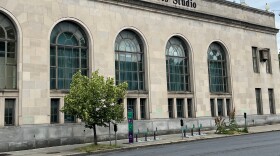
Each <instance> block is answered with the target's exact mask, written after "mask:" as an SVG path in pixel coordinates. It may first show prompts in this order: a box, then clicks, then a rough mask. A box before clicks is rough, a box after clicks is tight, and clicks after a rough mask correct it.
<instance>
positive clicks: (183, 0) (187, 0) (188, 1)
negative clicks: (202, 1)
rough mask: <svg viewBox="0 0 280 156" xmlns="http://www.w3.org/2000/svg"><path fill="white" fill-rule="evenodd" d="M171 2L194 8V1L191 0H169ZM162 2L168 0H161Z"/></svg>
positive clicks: (167, 0)
mask: <svg viewBox="0 0 280 156" xmlns="http://www.w3.org/2000/svg"><path fill="white" fill-rule="evenodd" d="M171 1H172V2H173V4H175V5H180V6H185V7H190V8H196V6H197V5H196V2H193V1H192V0H171ZM162 2H166V3H168V2H169V0H162Z"/></svg>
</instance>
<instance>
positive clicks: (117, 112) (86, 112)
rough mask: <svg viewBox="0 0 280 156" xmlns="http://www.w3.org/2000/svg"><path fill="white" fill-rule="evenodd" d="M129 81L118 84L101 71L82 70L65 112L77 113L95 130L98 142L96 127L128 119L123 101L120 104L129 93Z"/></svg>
mask: <svg viewBox="0 0 280 156" xmlns="http://www.w3.org/2000/svg"><path fill="white" fill-rule="evenodd" d="M126 89H127V83H121V84H119V85H115V83H114V79H113V78H110V77H109V78H107V79H105V78H104V76H100V75H99V73H98V71H95V72H93V73H92V76H91V77H87V76H83V75H82V74H81V72H77V73H76V74H74V75H73V79H72V82H71V85H70V93H69V94H67V95H66V96H65V104H64V107H63V108H62V112H64V113H67V114H70V115H74V116H76V117H77V118H79V119H81V120H82V121H83V122H84V123H85V127H87V128H90V129H93V134H94V144H95V145H97V135H96V126H102V127H107V126H108V124H109V123H110V122H113V123H119V122H121V121H123V120H124V117H123V112H124V107H123V104H118V100H119V99H122V98H123V97H124V96H125V94H126Z"/></svg>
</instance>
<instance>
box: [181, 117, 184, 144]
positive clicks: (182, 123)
mask: <svg viewBox="0 0 280 156" xmlns="http://www.w3.org/2000/svg"><path fill="white" fill-rule="evenodd" d="M180 125H181V131H182V139H183V138H184V132H183V131H184V130H183V127H184V121H183V119H181V120H180Z"/></svg>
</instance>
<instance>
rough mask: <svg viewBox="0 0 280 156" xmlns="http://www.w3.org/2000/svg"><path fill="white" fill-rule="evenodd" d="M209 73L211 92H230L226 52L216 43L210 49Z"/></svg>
mask: <svg viewBox="0 0 280 156" xmlns="http://www.w3.org/2000/svg"><path fill="white" fill-rule="evenodd" d="M208 71H209V83H210V92H213V93H219V92H228V76H227V61H226V57H225V51H224V49H223V48H222V46H221V45H220V44H218V43H216V42H214V43H212V44H211V45H210V46H209V49H208Z"/></svg>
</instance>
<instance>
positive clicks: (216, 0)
mask: <svg viewBox="0 0 280 156" xmlns="http://www.w3.org/2000/svg"><path fill="white" fill-rule="evenodd" d="M204 1H208V2H212V3H218V4H223V5H226V6H230V7H234V8H237V9H241V10H247V11H250V12H253V13H258V14H262V15H267V16H271V17H274V16H275V14H274V13H273V12H269V11H264V10H261V9H257V8H253V7H250V6H246V5H241V4H239V3H235V2H231V1H226V0H204Z"/></svg>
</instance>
